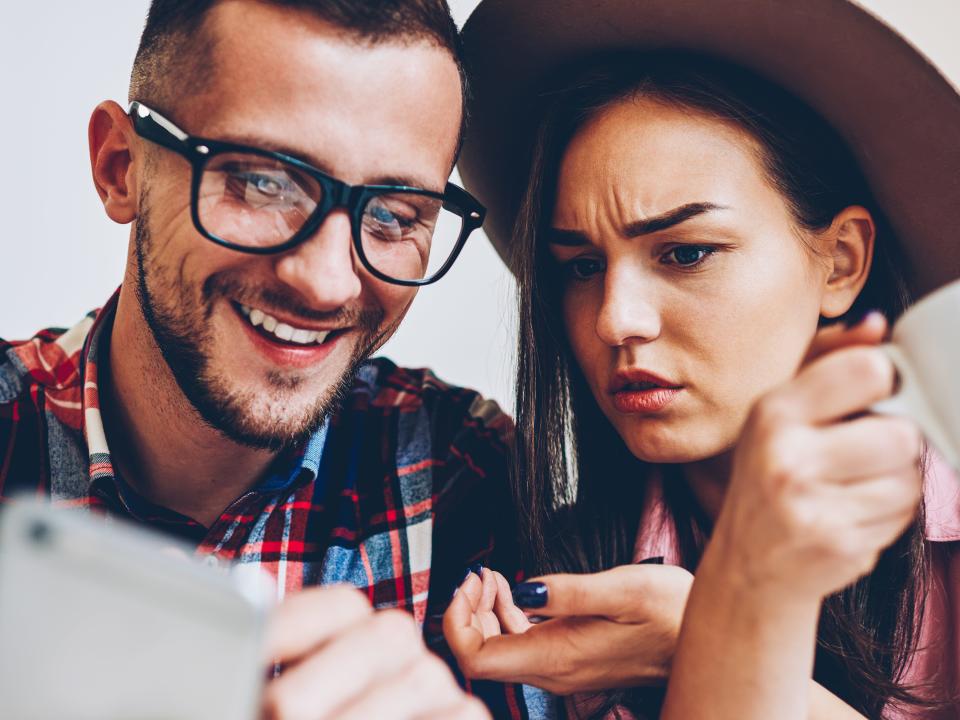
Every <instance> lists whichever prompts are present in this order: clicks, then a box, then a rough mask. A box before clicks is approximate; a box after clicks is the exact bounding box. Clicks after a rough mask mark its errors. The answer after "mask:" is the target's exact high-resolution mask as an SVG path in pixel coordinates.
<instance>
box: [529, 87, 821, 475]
mask: <svg viewBox="0 0 960 720" xmlns="http://www.w3.org/2000/svg"><path fill="white" fill-rule="evenodd" d="M761 163H762V160H761V155H760V146H759V145H758V143H757V142H756V141H755V140H754V139H753V138H752V137H751V136H750V135H749V134H748V133H746V132H745V131H743V130H742V129H740V128H738V127H737V126H735V125H733V124H730V123H727V122H724V121H721V120H718V119H716V118H712V117H710V116H709V115H706V114H701V113H699V112H696V111H690V110H681V109H677V108H672V107H667V106H665V105H662V104H659V103H655V102H652V101H648V100H624V101H621V102H618V103H616V104H614V105H611V106H610V107H608V108H606V109H604V110H603V111H602V112H601V113H600V114H599V115H597V116H596V117H594V118H593V119H592V120H591V121H590V122H589V123H588V124H586V125H585V126H584V127H583V128H582V129H581V130H580V132H579V133H578V134H577V135H576V136H575V137H574V139H573V140H572V142H571V143H570V146H569V147H568V148H567V150H566V153H565V155H564V157H563V159H562V162H561V167H560V176H559V178H558V188H557V198H556V209H555V211H554V214H553V219H552V230H551V232H550V236H549V238H548V240H549V242H550V245H549V248H550V253H551V254H552V255H553V257H554V258H555V259H556V261H557V262H558V263H559V264H560V270H559V271H560V273H561V276H562V278H563V288H564V289H563V313H564V321H565V324H566V328H567V332H568V334H569V339H570V344H571V346H572V349H573V353H574V355H575V357H576V360H577V362H578V363H579V365H580V368H581V369H582V371H583V374H584V376H585V378H586V381H587V383H588V384H589V386H590V389H591V391H592V392H593V395H594V397H595V398H596V400H597V403H599V405H600V407H601V409H602V410H603V412H604V414H605V415H606V416H607V417H608V418H609V419H610V421H611V422H612V423H613V425H614V427H615V428H616V429H617V431H618V433H619V434H620V436H621V437H622V438H623V439H624V441H625V442H626V444H627V446H628V447H629V448H630V450H631V451H632V452H633V454H634V455H636V456H637V457H639V458H641V459H643V460H647V461H650V462H692V461H696V460H702V459H706V458H710V457H713V456H715V455H718V454H720V453H722V452H724V451H725V450H728V449H730V448H731V447H732V446H733V444H734V443H735V442H736V440H737V438H738V436H739V434H740V429H741V427H742V425H743V423H744V421H745V419H746V416H747V413H748V412H749V410H750V408H751V406H752V405H753V403H754V401H755V400H757V398H758V397H759V396H760V395H762V394H763V393H764V392H766V391H767V390H769V389H771V388H773V387H774V386H776V385H778V384H780V383H782V382H784V381H785V380H787V379H789V378H790V377H792V376H793V375H794V373H795V372H796V370H797V368H798V366H799V364H800V362H801V360H802V358H803V356H804V353H805V350H806V348H807V346H808V344H809V342H810V340H811V338H812V337H813V335H814V333H815V332H816V329H817V321H818V318H819V315H820V311H821V303H822V300H823V295H824V286H825V284H826V282H827V275H828V270H827V267H826V264H825V263H824V262H823V261H822V260H821V259H820V258H818V256H816V255H815V254H814V253H813V252H812V251H811V249H810V248H809V247H808V246H807V245H806V244H805V243H804V241H803V238H802V236H801V234H800V231H799V230H798V229H797V227H796V225H795V223H794V221H793V219H792V216H791V214H790V211H789V209H788V208H787V205H786V203H785V200H784V198H783V196H782V195H781V194H780V193H779V192H778V191H777V190H776V189H775V188H774V187H773V186H772V185H771V183H770V180H769V179H768V177H767V175H766V173H765V172H764V169H763V167H762V164H761Z"/></svg>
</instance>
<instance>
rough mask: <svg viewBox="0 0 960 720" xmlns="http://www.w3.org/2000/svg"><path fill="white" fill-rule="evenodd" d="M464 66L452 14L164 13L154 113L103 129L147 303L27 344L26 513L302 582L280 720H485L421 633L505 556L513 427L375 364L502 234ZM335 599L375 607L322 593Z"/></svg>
mask: <svg viewBox="0 0 960 720" xmlns="http://www.w3.org/2000/svg"><path fill="white" fill-rule="evenodd" d="M458 48H459V46H458V39H457V33H456V28H455V27H454V25H453V23H452V21H451V19H450V16H449V12H448V10H447V8H446V5H445V3H443V2H442V0H392V1H390V2H373V1H369V2H363V1H361V0H325V1H320V0H313V1H310V0H299V1H296V0H286V1H280V0H276V1H268V0H219V1H217V0H207V1H202V0H192V1H190V2H184V1H183V0H154V2H153V5H152V6H151V10H150V14H149V17H148V20H147V25H146V28H145V30H144V33H143V37H142V40H141V45H140V49H139V51H138V54H137V57H136V60H135V64H134V69H133V77H132V82H131V91H130V99H131V100H132V101H134V102H133V103H132V105H131V107H130V109H129V110H128V109H125V108H121V107H120V106H119V105H117V104H116V103H113V102H104V103H102V104H101V105H99V106H98V107H97V108H96V110H95V111H94V113H93V116H92V118H91V121H90V127H89V140H90V156H91V165H92V170H93V179H94V182H95V185H96V188H97V191H98V193H99V195H100V197H101V199H102V201H103V204H104V208H105V210H106V212H107V214H108V216H109V217H110V218H111V219H113V220H114V221H116V222H119V223H132V225H133V226H132V230H131V236H130V243H129V251H128V260H127V265H126V272H125V277H124V280H123V284H122V287H121V288H120V290H119V291H118V292H117V294H116V295H115V296H114V297H113V298H111V299H110V300H109V301H108V302H107V303H106V305H105V306H104V307H103V309H102V310H100V311H99V312H96V313H91V314H90V316H89V317H88V318H86V319H85V320H84V321H83V322H81V323H80V324H79V325H77V326H76V327H74V328H73V329H71V330H68V331H66V332H62V331H56V330H47V331H43V332H41V333H39V334H38V335H37V336H35V337H34V338H33V339H32V340H30V341H27V342H22V343H4V342H0V495H2V496H10V495H12V494H14V493H19V492H23V491H25V490H26V491H32V492H37V491H39V492H40V493H41V494H44V495H49V496H50V498H51V500H52V502H54V503H55V504H61V505H69V506H81V507H87V508H91V509H96V510H98V511H100V512H104V513H107V514H110V515H116V516H122V517H126V518H129V519H132V520H134V521H136V522H138V523H141V524H142V525H146V526H149V527H154V528H157V529H160V530H162V531H163V532H166V533H170V534H172V535H176V536H179V537H180V538H182V539H185V540H187V541H189V542H191V543H193V544H195V546H196V548H197V552H198V553H200V554H206V555H210V556H214V557H217V558H221V559H223V560H225V561H235V562H241V563H255V564H259V565H260V566H262V567H264V568H265V569H267V570H269V571H270V572H271V573H273V574H274V575H275V576H276V578H277V582H278V587H279V589H280V592H281V594H282V595H286V596H289V599H288V600H286V601H285V602H283V603H281V604H280V605H279V608H278V610H277V611H276V613H275V617H274V618H273V621H272V625H271V632H270V640H269V643H268V644H269V648H268V649H269V651H270V653H269V654H270V657H271V658H272V659H275V660H278V661H280V662H282V663H283V665H284V667H285V670H284V672H283V673H281V674H280V675H279V677H277V678H276V679H274V680H272V681H271V682H270V683H269V685H268V687H267V690H266V694H265V698H266V699H265V705H264V707H265V710H264V712H265V714H266V716H268V717H270V718H313V717H317V718H320V717H328V716H331V715H333V714H335V715H336V716H337V717H404V718H405V717H444V718H447V717H477V716H482V715H484V714H485V711H484V710H483V709H482V706H480V705H479V704H478V703H477V701H475V700H472V699H468V698H467V697H466V696H464V695H463V694H462V693H461V692H460V690H459V689H458V688H457V687H456V684H455V683H454V681H453V678H452V676H451V674H450V672H449V671H448V670H447V669H446V668H445V667H444V666H443V665H442V664H441V663H439V662H438V661H436V660H434V659H433V657H434V656H432V655H429V654H427V653H426V652H425V650H424V649H423V644H422V642H421V641H420V640H419V639H417V638H416V633H415V628H416V625H414V622H415V623H416V624H417V625H422V624H425V623H426V624H427V625H428V627H434V626H436V625H437V623H435V622H433V623H430V622H428V620H431V619H433V620H435V619H436V617H437V616H439V614H440V613H441V612H442V610H443V608H444V606H445V605H446V603H447V601H448V600H449V598H450V594H451V592H452V589H453V588H454V587H455V586H456V584H457V583H458V582H459V581H460V580H461V579H462V577H463V575H464V572H465V570H466V568H467V567H468V566H470V565H471V564H472V563H475V562H478V561H482V562H491V561H493V562H496V558H493V559H492V560H491V553H492V547H493V545H492V538H493V536H494V535H497V534H498V533H501V530H500V529H498V528H497V527H496V526H495V524H494V519H495V518H502V517H504V516H506V515H507V513H505V512H504V511H503V508H504V507H506V506H507V503H508V502H509V499H508V498H507V497H506V495H505V494H504V491H503V490H502V489H501V487H502V483H501V482H500V481H501V480H502V478H503V476H504V475H505V473H506V470H505V467H506V459H507V452H506V442H507V440H508V437H507V436H508V433H509V432H510V424H509V422H508V421H507V420H506V418H505V417H504V416H503V415H502V414H501V413H500V412H499V410H498V408H496V406H495V405H494V404H492V403H485V402H483V401H482V400H481V399H480V398H479V397H478V396H477V395H476V394H475V393H472V392H469V391H465V390H460V389H455V388H449V387H446V386H444V385H443V384H442V383H440V382H439V381H438V380H437V379H436V378H435V377H433V376H432V375H431V374H430V373H429V372H427V371H407V370H403V369H400V368H397V367H395V366H393V365H392V364H391V363H389V362H388V361H386V360H373V361H368V360H367V358H368V357H369V356H370V355H371V354H372V353H373V352H374V351H375V350H376V349H377V348H378V347H379V346H380V345H381V344H382V343H383V342H384V341H385V340H386V339H387V338H388V337H389V336H390V335H391V334H392V333H393V332H394V330H395V329H396V327H397V326H398V324H399V323H400V321H401V320H402V319H403V316H404V314H405V312H406V311H407V309H408V308H409V306H410V303H411V302H412V300H413V297H414V295H415V293H416V290H417V286H418V285H419V284H423V283H425V282H429V281H431V280H433V279H438V278H439V275H441V274H442V273H443V271H444V270H445V269H446V268H447V267H448V266H449V262H452V261H453V259H455V257H456V253H457V251H458V250H459V246H460V245H461V244H462V242H463V240H465V238H466V236H467V235H468V234H469V232H470V230H471V229H474V228H476V227H477V226H479V224H480V222H481V220H482V215H483V209H482V208H481V207H480V206H479V205H477V204H476V202H475V201H473V200H472V198H470V197H469V196H468V195H467V194H466V193H465V192H463V191H462V190H459V189H458V188H454V187H452V186H449V187H445V184H446V179H447V177H448V175H449V173H450V170H451V168H452V166H453V163H454V160H455V156H456V153H457V148H458V142H459V137H460V131H461V122H462V105H463V101H462V98H463V87H462V81H461V73H460V72H459V65H458V51H459V50H458ZM397 187H403V188H404V189H402V190H400V189H397ZM410 188H413V189H410ZM438 224H445V226H446V227H447V228H449V227H453V233H452V238H453V239H452V240H448V241H447V244H446V245H443V244H442V243H441V237H440V232H441V230H440V229H437V232H436V234H434V233H433V231H434V229H435V228H436V226H437V225H438ZM447 232H448V236H449V232H450V231H449V230H447ZM502 532H503V534H504V536H508V533H509V531H508V530H507V529H503V530H502ZM331 583H348V584H352V585H354V586H356V587H358V588H360V589H361V590H362V593H363V595H361V594H360V593H357V592H356V591H354V590H343V589H337V588H324V589H319V590H308V591H307V592H303V593H300V594H297V591H300V590H301V589H303V588H306V587H308V586H315V585H327V584H331ZM364 595H365V596H366V598H367V599H366V600H365V599H364V597H363V596H364ZM371 604H372V607H374V608H377V609H382V608H399V609H401V610H405V611H407V612H409V613H412V615H413V618H414V620H410V619H409V616H408V615H407V614H406V613H401V612H399V611H396V610H394V611H393V612H390V611H387V612H382V613H373V612H372V610H371ZM432 637H433V635H432V634H431V633H428V638H430V639H432ZM318 648H319V649H318ZM511 692H514V691H508V692H507V695H506V697H501V699H500V700H499V702H500V703H501V704H504V705H514V704H515V700H516V698H513V699H511V696H510V693H511ZM491 708H492V709H493V710H494V712H495V713H496V714H498V715H499V714H500V711H499V710H498V706H497V705H495V704H494V705H491Z"/></svg>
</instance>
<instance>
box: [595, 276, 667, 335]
mask: <svg viewBox="0 0 960 720" xmlns="http://www.w3.org/2000/svg"><path fill="white" fill-rule="evenodd" d="M654 285H655V283H653V282H652V281H650V280H645V279H644V278H643V277H642V276H641V275H640V274H639V273H638V272H636V270H635V269H634V268H631V267H622V268H616V267H608V268H607V274H606V277H605V278H604V287H603V302H602V304H601V306H600V313H599V315H598V317H597V336H598V337H599V338H600V339H601V340H602V341H603V342H604V343H606V344H607V345H609V346H610V347H620V346H622V345H625V344H627V343H628V342H629V341H631V340H633V341H639V342H649V341H650V340H653V339H654V338H656V337H658V336H659V335H660V327H661V317H660V310H659V308H658V307H657V305H656V303H655V298H654Z"/></svg>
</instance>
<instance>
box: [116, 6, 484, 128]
mask: <svg viewBox="0 0 960 720" xmlns="http://www.w3.org/2000/svg"><path fill="white" fill-rule="evenodd" d="M259 1H260V2H266V3H269V4H271V5H277V6H280V7H288V8H293V9H298V10H307V11H309V12H311V13H313V14H314V15H316V16H317V17H319V18H321V19H322V20H325V21H327V22H329V23H331V24H333V25H336V26H337V27H340V28H343V29H344V30H346V31H347V32H348V33H349V34H351V35H353V36H354V37H356V38H357V39H358V40H361V41H366V42H370V43H378V42H384V41H401V42H403V41H411V40H427V41H428V42H433V43H435V44H436V45H437V46H439V47H441V48H443V49H446V50H448V51H449V52H450V55H451V56H452V58H453V60H454V62H456V64H457V68H458V69H459V71H460V81H461V84H462V85H463V89H464V94H466V82H465V74H464V71H463V55H462V50H461V43H460V33H459V32H458V31H457V26H456V24H455V23H454V22H453V18H452V17H451V15H450V8H449V6H448V5H447V3H446V0H259ZM216 3H217V0H153V1H152V2H151V3H150V11H149V13H148V14H147V22H146V25H145V27H144V29H143V35H142V36H141V37H140V47H139V48H138V50H137V55H136V58H135V59H134V62H133V72H132V74H131V78H130V99H131V100H141V101H143V102H148V103H155V104H156V105H157V107H158V108H163V107H164V105H165V104H168V103H172V102H174V100H175V98H176V96H177V95H179V94H183V93H193V92H195V91H197V90H199V89H201V88H202V84H203V81H204V79H205V73H204V72H202V71H199V70H198V66H202V65H203V64H204V61H205V60H209V58H210V56H211V46H210V41H209V38H202V37H200V35H201V34H200V33H199V30H200V28H201V26H202V24H203V20H204V18H205V16H206V13H207V11H208V10H210V8H212V7H213V6H214V5H215V4H216ZM164 109H168V110H169V108H164Z"/></svg>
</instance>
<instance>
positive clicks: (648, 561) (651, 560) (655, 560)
mask: <svg viewBox="0 0 960 720" xmlns="http://www.w3.org/2000/svg"><path fill="white" fill-rule="evenodd" d="M637 565H663V555H656V556H654V557H648V558H644V559H643V560H638V561H637Z"/></svg>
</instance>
